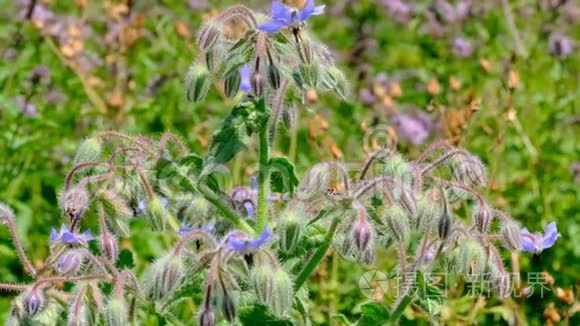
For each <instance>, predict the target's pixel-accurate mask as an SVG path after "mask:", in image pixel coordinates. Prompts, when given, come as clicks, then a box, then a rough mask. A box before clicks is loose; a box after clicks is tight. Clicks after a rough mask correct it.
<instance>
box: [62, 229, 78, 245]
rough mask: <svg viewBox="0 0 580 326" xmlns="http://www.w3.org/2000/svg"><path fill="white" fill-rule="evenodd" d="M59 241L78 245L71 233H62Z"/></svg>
mask: <svg viewBox="0 0 580 326" xmlns="http://www.w3.org/2000/svg"><path fill="white" fill-rule="evenodd" d="M61 240H62V242H64V243H68V244H75V243H78V239H77V237H76V236H75V235H74V234H73V233H70V232H65V233H63V234H62V236H61Z"/></svg>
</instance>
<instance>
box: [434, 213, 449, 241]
mask: <svg viewBox="0 0 580 326" xmlns="http://www.w3.org/2000/svg"><path fill="white" fill-rule="evenodd" d="M452 224H453V216H452V214H451V213H450V212H448V211H447V210H445V211H444V212H443V214H441V217H439V223H438V224H437V232H438V234H439V238H441V240H446V239H447V237H448V236H449V231H451V226H452Z"/></svg>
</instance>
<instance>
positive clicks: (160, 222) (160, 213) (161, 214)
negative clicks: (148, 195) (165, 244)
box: [147, 197, 167, 231]
mask: <svg viewBox="0 0 580 326" xmlns="http://www.w3.org/2000/svg"><path fill="white" fill-rule="evenodd" d="M147 221H149V225H151V227H152V228H153V229H154V230H156V231H162V230H164V229H165V224H166V222H167V211H166V210H165V207H164V206H163V202H161V200H160V199H159V198H158V197H155V198H153V199H151V200H150V201H149V203H148V204H147Z"/></svg>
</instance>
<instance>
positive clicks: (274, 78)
mask: <svg viewBox="0 0 580 326" xmlns="http://www.w3.org/2000/svg"><path fill="white" fill-rule="evenodd" d="M268 83H269V84H270V87H272V88H273V89H278V88H280V69H278V66H276V65H275V64H271V65H269V66H268Z"/></svg>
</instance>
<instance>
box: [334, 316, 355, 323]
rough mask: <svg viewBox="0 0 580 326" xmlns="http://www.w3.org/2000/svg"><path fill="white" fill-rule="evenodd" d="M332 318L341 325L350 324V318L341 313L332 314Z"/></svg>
mask: <svg viewBox="0 0 580 326" xmlns="http://www.w3.org/2000/svg"><path fill="white" fill-rule="evenodd" d="M332 319H334V320H336V321H337V322H339V323H340V324H341V325H352V323H351V322H350V320H348V318H346V316H345V315H343V314H336V315H332Z"/></svg>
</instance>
